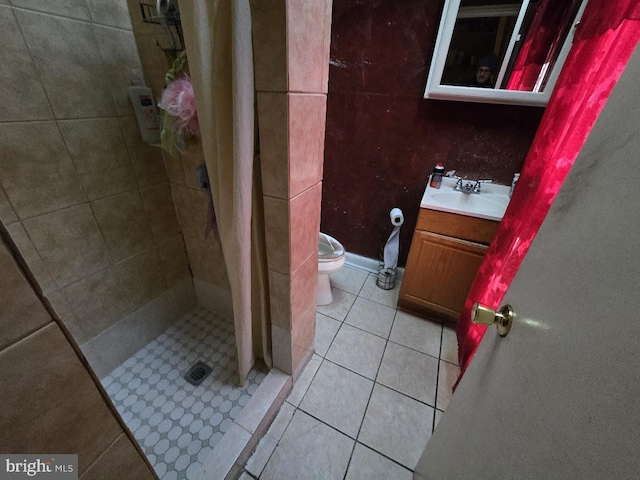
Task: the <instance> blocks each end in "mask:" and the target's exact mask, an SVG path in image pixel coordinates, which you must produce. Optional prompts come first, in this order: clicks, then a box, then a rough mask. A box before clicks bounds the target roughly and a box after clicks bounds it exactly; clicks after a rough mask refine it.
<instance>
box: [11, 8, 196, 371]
mask: <svg viewBox="0 0 640 480" xmlns="http://www.w3.org/2000/svg"><path fill="white" fill-rule="evenodd" d="M51 32H55V35H52V34H51ZM0 42H1V43H2V44H3V45H5V46H9V48H8V49H5V51H6V52H10V54H11V62H10V63H11V65H12V67H11V68H7V69H5V70H4V72H3V81H2V82H0V99H1V100H0V150H1V151H2V159H3V160H2V162H0V220H1V221H2V223H3V224H4V225H5V226H6V229H7V231H8V232H9V234H10V236H11V241H12V242H13V243H14V244H15V245H16V246H17V248H18V249H19V251H20V253H21V255H22V256H23V258H24V259H25V261H26V262H27V264H28V268H29V270H30V273H31V275H32V276H33V277H34V278H35V280H36V281H37V283H38V285H39V288H40V289H41V290H42V292H43V293H44V295H45V296H46V298H47V299H48V300H49V301H50V302H51V304H52V305H53V306H54V307H55V309H56V311H57V313H58V314H59V315H60V316H61V317H62V320H63V321H64V322H65V324H66V325H67V327H68V328H69V330H70V331H71V332H72V334H73V336H74V338H75V340H76V341H77V343H78V344H80V345H82V347H83V349H84V350H86V351H87V352H90V354H88V355H87V356H88V357H89V358H90V359H92V358H93V359H94V360H95V361H97V362H103V361H104V362H106V363H101V365H96V369H97V370H100V371H104V369H105V368H106V367H105V365H112V364H113V362H115V361H117V360H118V359H122V360H123V359H124V358H126V357H127V356H129V355H130V354H131V353H133V352H135V350H137V349H138V348H140V347H141V346H142V345H144V344H145V343H147V342H148V341H149V340H150V339H151V338H153V336H155V335H156V334H157V333H156V332H157V330H158V329H159V328H165V327H166V324H167V322H170V321H171V319H174V320H175V319H177V318H179V316H180V315H181V314H182V313H183V312H184V311H185V310H186V309H188V308H190V306H191V305H195V293H194V287H193V284H192V280H191V275H190V271H189V265H188V259H187V255H186V247H185V246H184V241H183V238H182V235H181V232H180V227H179V225H178V221H177V218H176V214H175V207H174V205H173V197H172V194H171V189H170V186H169V179H168V177H167V172H166V170H165V167H164V163H163V158H162V155H161V152H160V149H159V148H157V147H153V146H149V145H147V144H145V143H144V142H143V141H142V139H141V137H140V134H139V130H138V126H137V122H136V119H135V117H134V112H133V109H132V107H131V103H130V101H129V97H128V93H127V88H126V87H127V86H128V85H129V84H130V80H131V70H140V69H141V64H140V60H139V58H138V51H137V48H136V43H135V38H134V32H133V30H132V24H131V20H130V19H129V13H128V6H127V2H126V0H109V1H102V0H101V1H97V0H87V1H80V0H77V1H75V0H72V1H68V2H63V3H60V2H48V1H44V0H16V1H14V2H12V6H4V5H0ZM7 62H8V60H7ZM7 62H5V63H7ZM150 305H151V306H152V307H153V308H152V307H150ZM160 306H161V307H162V309H164V310H161V311H160V310H159V309H160ZM125 320H126V321H125ZM131 325H133V327H135V329H136V332H138V333H136V334H135V335H132V334H130V328H133V327H131ZM107 332H108V333H107ZM123 337H127V342H122V341H121V340H122V338H123ZM148 337H150V338H148ZM96 339H98V340H96ZM124 343H126V344H127V348H126V349H124V348H120V347H121V345H123V344H124ZM98 344H99V345H101V348H103V349H104V352H98V350H97V349H96V348H95V346H96V345H98ZM90 347H93V348H90ZM132 349H133V351H131V350H132ZM97 352H98V353H100V354H99V355H98V353H97ZM112 352H115V353H114V356H113V357H110V358H103V357H108V356H109V355H110V354H111V353H112ZM116 353H117V354H116ZM123 356H124V358H122V357H123ZM120 361H121V360H120ZM116 365H117V363H116ZM106 373H108V372H106Z"/></svg>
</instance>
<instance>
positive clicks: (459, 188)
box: [453, 178, 492, 195]
mask: <svg viewBox="0 0 640 480" xmlns="http://www.w3.org/2000/svg"><path fill="white" fill-rule="evenodd" d="M491 182H492V181H491V180H476V181H475V183H474V182H472V181H469V182H467V183H466V184H464V182H463V180H462V178H458V181H457V182H456V185H455V186H454V187H453V189H454V190H455V191H456V192H462V193H464V194H467V195H469V194H471V193H480V190H481V185H482V184H483V183H491Z"/></svg>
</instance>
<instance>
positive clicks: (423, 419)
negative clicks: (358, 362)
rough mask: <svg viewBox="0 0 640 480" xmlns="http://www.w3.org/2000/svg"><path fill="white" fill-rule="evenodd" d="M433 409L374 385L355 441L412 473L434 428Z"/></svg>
mask: <svg viewBox="0 0 640 480" xmlns="http://www.w3.org/2000/svg"><path fill="white" fill-rule="evenodd" d="M433 411H434V408H433V407H429V406H427V405H425V404H424V403H420V402H418V401H417V400H414V399H412V398H409V397H407V396H406V395H402V394H401V393H398V392H395V391H393V390H391V389H389V388H387V387H385V386H382V385H379V384H376V385H375V386H374V388H373V393H372V394H371V400H370V401H369V406H368V407H367V412H366V414H365V416H364V421H363V423H362V429H361V430H360V435H359V436H358V441H359V442H362V443H363V444H365V445H367V446H368V447H371V448H373V449H374V450H376V451H378V452H380V453H382V454H384V455H385V456H387V457H389V458H391V459H393V460H395V461H396V462H399V463H401V464H402V465H404V466H405V467H407V468H409V469H411V470H413V469H414V468H415V466H416V465H417V463H418V460H419V459H420V456H421V455H422V451H423V450H424V448H425V446H426V445H427V442H428V441H429V438H431V429H432V428H433V415H434V413H433Z"/></svg>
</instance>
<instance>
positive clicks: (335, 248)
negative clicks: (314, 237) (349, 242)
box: [318, 232, 344, 262]
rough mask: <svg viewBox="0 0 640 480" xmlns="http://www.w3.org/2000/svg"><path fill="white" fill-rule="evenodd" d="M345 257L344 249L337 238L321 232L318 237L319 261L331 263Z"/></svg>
mask: <svg viewBox="0 0 640 480" xmlns="http://www.w3.org/2000/svg"><path fill="white" fill-rule="evenodd" d="M343 255H344V247H343V246H342V244H340V242H338V241H337V240H336V239H335V238H333V237H332V236H330V235H327V234H326V233H322V232H320V234H319V237H318V261H319V262H331V261H333V260H336V259H338V258H340V257H342V256H343Z"/></svg>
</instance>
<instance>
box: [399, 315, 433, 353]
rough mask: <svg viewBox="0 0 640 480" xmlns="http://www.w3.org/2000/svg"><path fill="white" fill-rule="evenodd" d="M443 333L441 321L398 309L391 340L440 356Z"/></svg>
mask: <svg viewBox="0 0 640 480" xmlns="http://www.w3.org/2000/svg"><path fill="white" fill-rule="evenodd" d="M441 335H442V323H441V322H439V321H432V320H427V319H424V318H420V317H417V316H415V315H412V314H410V313H406V312H400V311H398V313H396V319H395V321H394V322H393V328H392V329H391V335H390V336H389V340H391V341H392V342H395V343H399V344H400V345H404V346H405V347H409V348H413V349H414V350H418V351H419V352H422V353H426V354H427V355H431V356H432V357H435V358H438V356H439V354H440V337H441Z"/></svg>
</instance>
